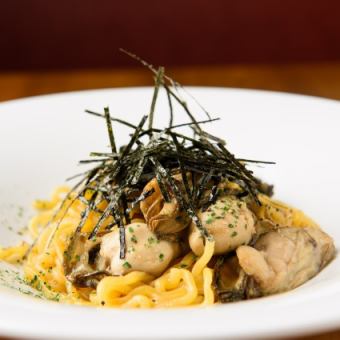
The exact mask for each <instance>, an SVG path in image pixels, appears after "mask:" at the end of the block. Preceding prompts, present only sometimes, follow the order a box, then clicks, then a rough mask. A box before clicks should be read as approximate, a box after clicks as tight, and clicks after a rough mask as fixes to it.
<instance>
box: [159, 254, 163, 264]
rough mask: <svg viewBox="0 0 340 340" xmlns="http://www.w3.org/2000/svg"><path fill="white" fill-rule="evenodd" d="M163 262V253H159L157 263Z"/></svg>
mask: <svg viewBox="0 0 340 340" xmlns="http://www.w3.org/2000/svg"><path fill="white" fill-rule="evenodd" d="M163 260H164V254H163V253H160V254H159V261H161V262H162V261H163Z"/></svg>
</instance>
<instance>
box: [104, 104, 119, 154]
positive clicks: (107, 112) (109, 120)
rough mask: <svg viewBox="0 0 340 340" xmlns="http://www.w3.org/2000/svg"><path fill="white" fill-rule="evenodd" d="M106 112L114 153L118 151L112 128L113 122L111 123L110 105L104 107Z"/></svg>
mask: <svg viewBox="0 0 340 340" xmlns="http://www.w3.org/2000/svg"><path fill="white" fill-rule="evenodd" d="M104 113H105V119H106V125H107V132H108V135H109V139H110V145H111V150H112V153H117V147H116V142H115V137H114V134H113V130H112V124H111V116H110V110H109V108H108V107H104Z"/></svg>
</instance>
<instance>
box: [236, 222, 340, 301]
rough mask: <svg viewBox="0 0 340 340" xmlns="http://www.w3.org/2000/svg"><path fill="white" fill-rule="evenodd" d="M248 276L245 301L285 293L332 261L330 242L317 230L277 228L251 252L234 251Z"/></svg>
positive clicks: (258, 242) (250, 250)
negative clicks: (250, 298) (248, 298)
mask: <svg viewBox="0 0 340 340" xmlns="http://www.w3.org/2000/svg"><path fill="white" fill-rule="evenodd" d="M236 253H237V257H238V260H239V263H240V266H241V267H242V269H243V270H244V271H245V272H246V273H247V274H248V275H249V276H251V278H250V282H249V283H250V284H249V286H248V288H247V290H248V291H247V295H248V296H249V297H256V296H261V295H269V294H274V293H279V292H284V291H288V290H290V289H293V288H295V287H298V286H300V285H301V284H303V283H304V282H306V281H307V280H309V279H311V278H312V277H313V276H315V275H316V274H317V273H318V272H319V271H321V270H322V268H324V267H325V266H326V264H328V263H329V262H330V261H331V260H332V259H333V257H334V254H335V248H334V244H333V240H332V238H331V237H330V236H328V235H327V234H326V233H324V232H323V231H321V230H320V229H317V228H310V227H309V228H308V227H307V228H293V227H287V228H281V229H278V230H276V231H270V232H268V233H267V234H265V235H263V236H261V237H260V238H259V239H258V241H257V242H256V243H255V245H254V248H252V247H249V246H241V247H239V248H238V249H237V250H236Z"/></svg>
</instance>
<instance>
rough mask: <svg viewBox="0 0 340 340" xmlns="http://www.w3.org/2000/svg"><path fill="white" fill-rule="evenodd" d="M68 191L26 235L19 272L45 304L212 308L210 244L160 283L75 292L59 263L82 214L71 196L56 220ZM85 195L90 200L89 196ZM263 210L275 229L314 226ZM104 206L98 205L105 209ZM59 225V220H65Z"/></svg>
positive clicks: (132, 280)
mask: <svg viewBox="0 0 340 340" xmlns="http://www.w3.org/2000/svg"><path fill="white" fill-rule="evenodd" d="M68 190H69V189H68V188H67V187H60V188H57V190H56V191H55V192H54V193H53V195H52V197H51V200H50V201H36V202H35V207H36V209H37V210H39V214H38V215H37V216H35V217H34V218H33V219H32V220H31V221H30V223H29V231H30V233H31V235H32V238H33V239H34V240H35V242H34V245H33V247H32V249H31V251H30V252H29V255H28V256H27V259H26V260H25V261H24V264H23V269H24V273H25V277H26V280H27V281H28V282H30V284H31V285H32V286H34V287H36V288H37V289H39V290H41V291H42V293H43V294H44V295H45V296H46V297H47V298H53V297H54V296H55V294H56V293H58V294H59V295H58V296H59V297H60V301H62V302H66V303H72V304H79V305H93V306H106V307H121V308H155V307H184V306H193V305H202V306H206V305H212V304H214V302H215V297H214V290H213V286H212V282H213V275H214V273H213V269H211V268H209V267H208V264H209V262H210V260H211V258H212V256H213V253H214V241H213V240H206V243H205V247H204V252H203V255H202V256H201V257H199V258H197V257H196V256H195V255H194V254H193V253H191V252H190V253H188V254H187V255H186V256H184V257H183V258H182V259H181V261H180V262H178V263H176V264H174V265H173V266H171V267H170V268H168V270H167V271H166V272H164V273H163V274H162V275H160V276H159V277H156V278H155V277H152V276H151V275H149V274H147V273H144V272H137V271H135V272H131V273H129V274H126V275H124V276H119V277H113V276H106V277H105V278H103V279H102V280H101V281H100V282H99V283H98V285H97V288H96V289H92V288H82V289H79V288H77V287H75V286H73V285H72V283H71V282H69V281H68V280H67V279H66V277H65V272H64V267H63V261H64V252H65V251H66V249H67V245H68V243H69V239H70V236H71V235H72V234H73V232H74V231H75V229H76V227H77V225H78V224H79V222H80V219H81V212H82V211H83V209H84V208H85V206H84V204H83V203H82V202H81V201H79V200H74V197H75V196H74V195H71V197H70V198H69V199H68V200H67V202H66V203H65V206H70V208H69V210H68V211H67V213H66V214H65V207H64V208H63V209H61V211H60V212H59V213H58V214H57V216H56V217H55V218H54V220H53V221H51V219H52V217H53V216H54V215H55V214H56V211H57V209H58V208H59V207H60V204H61V202H62V200H63V199H64V197H65V195H66V194H67V192H68ZM86 195H88V196H89V195H92V193H91V191H88V192H87V193H86ZM260 200H261V203H262V206H261V207H258V208H257V209H256V210H255V214H256V215H257V217H258V218H263V219H270V220H272V221H273V222H274V223H277V224H282V225H288V226H289V225H290V226H308V225H309V226H316V223H315V222H313V221H312V220H311V219H309V218H308V217H307V216H305V215H304V214H303V212H301V211H299V210H297V209H293V208H291V207H289V206H287V205H285V204H283V203H281V202H278V201H274V200H272V199H270V198H269V197H267V196H265V195H260ZM105 207H106V203H105V202H102V203H101V209H105ZM64 214H65V216H64V218H63V219H62V221H61V223H60V224H59V225H58V221H59V219H60V218H61V217H62V216H63V215H64ZM99 218H100V215H99V214H98V213H97V212H91V213H90V214H89V217H88V219H87V221H86V223H85V225H84V226H83V229H82V231H83V232H90V231H91V230H92V229H93V227H94V226H95V225H96V223H97V221H98V219H99ZM110 223H112V218H111V217H110V218H108V219H107V220H106V221H105V222H104V223H103V225H102V228H105V227H106V226H107V225H108V224H110ZM28 249H29V245H28V244H27V243H22V244H20V245H18V246H16V247H11V248H6V249H1V248H0V260H5V261H8V262H12V263H13V262H18V261H21V260H22V259H23V257H24V255H25V254H26V252H27V250H28Z"/></svg>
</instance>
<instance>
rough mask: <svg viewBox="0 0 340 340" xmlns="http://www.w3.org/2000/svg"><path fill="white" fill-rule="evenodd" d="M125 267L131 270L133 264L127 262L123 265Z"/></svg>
mask: <svg viewBox="0 0 340 340" xmlns="http://www.w3.org/2000/svg"><path fill="white" fill-rule="evenodd" d="M123 267H124V268H126V269H130V268H131V264H130V263H129V262H127V261H125V262H124V263H123Z"/></svg>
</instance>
